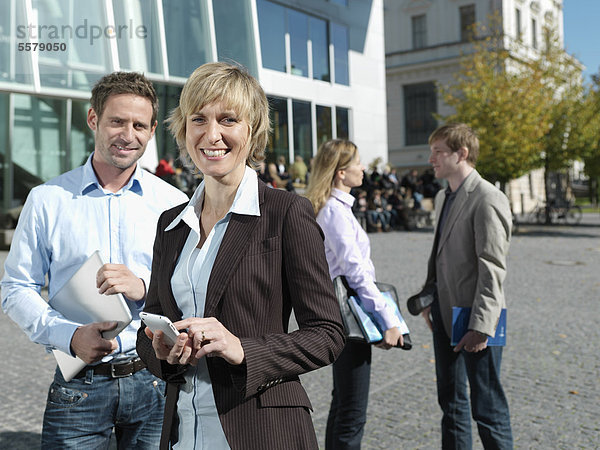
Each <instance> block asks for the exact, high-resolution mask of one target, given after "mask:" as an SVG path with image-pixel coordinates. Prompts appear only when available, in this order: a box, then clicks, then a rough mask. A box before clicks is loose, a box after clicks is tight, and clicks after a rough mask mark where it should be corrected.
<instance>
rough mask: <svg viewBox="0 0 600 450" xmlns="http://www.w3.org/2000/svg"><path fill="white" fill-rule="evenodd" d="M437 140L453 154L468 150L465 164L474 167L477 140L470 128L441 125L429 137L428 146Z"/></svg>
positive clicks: (477, 148) (457, 124) (452, 124)
mask: <svg viewBox="0 0 600 450" xmlns="http://www.w3.org/2000/svg"><path fill="white" fill-rule="evenodd" d="M439 140H442V141H444V142H445V143H446V145H447V146H448V148H450V150H452V151H453V152H457V151H459V150H460V149H461V148H462V147H466V148H467V149H468V150H469V155H468V156H467V162H468V163H469V164H470V165H471V166H473V167H475V162H476V161H477V157H478V156H479V139H478V138H477V133H475V131H474V130H473V129H472V128H471V127H470V126H468V125H467V124H464V123H450V124H447V125H442V126H441V127H439V128H438V129H436V130H435V131H434V132H433V133H431V136H429V145H431V144H433V143H434V142H435V141H439Z"/></svg>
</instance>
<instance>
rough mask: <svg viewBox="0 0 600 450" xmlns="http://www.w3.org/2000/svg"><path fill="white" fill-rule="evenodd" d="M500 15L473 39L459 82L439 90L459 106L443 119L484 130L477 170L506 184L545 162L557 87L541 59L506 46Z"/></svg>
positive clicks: (492, 179) (461, 63)
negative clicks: (548, 82)
mask: <svg viewBox="0 0 600 450" xmlns="http://www.w3.org/2000/svg"><path fill="white" fill-rule="evenodd" d="M496 21H497V19H495V18H491V19H490V23H492V26H491V27H490V30H491V32H489V33H488V34H487V36H485V37H484V38H479V39H476V40H473V41H472V42H471V44H472V52H470V53H468V54H465V55H463V57H462V58H461V62H460V70H459V71H458V72H457V73H456V74H455V76H454V83H452V84H450V85H449V86H439V91H440V93H441V95H442V98H443V99H444V101H445V102H446V104H448V105H449V106H451V107H453V109H454V113H453V114H451V115H449V116H446V117H444V118H443V119H444V120H445V121H447V122H465V123H468V124H469V125H470V126H471V127H473V128H474V129H475V130H477V132H478V134H479V138H480V141H481V148H480V155H479V159H478V163H477V168H478V170H479V171H480V172H481V174H482V175H483V176H484V177H485V178H487V179H489V180H491V181H499V182H500V183H501V184H504V183H506V182H508V181H510V180H512V179H514V178H518V177H520V176H521V175H523V174H525V173H527V172H529V171H530V170H532V169H534V168H537V167H540V165H541V161H540V154H541V153H542V152H543V150H544V145H543V140H542V138H543V137H544V136H545V135H546V134H547V133H548V131H549V129H550V116H551V112H550V110H549V108H548V103H549V102H550V98H551V96H552V92H551V91H550V89H548V87H547V85H546V84H545V83H544V74H545V72H544V71H543V70H540V66H539V65H538V64H535V63H533V62H532V61H528V60H525V59H517V58H515V56H514V54H513V52H511V51H509V50H508V49H507V48H505V45H504V40H505V39H504V35H503V33H502V31H501V28H500V27H499V26H494V23H495V22H496ZM477 34H478V35H480V36H481V35H482V34H483V35H485V34H486V28H485V27H483V26H478V33H477Z"/></svg>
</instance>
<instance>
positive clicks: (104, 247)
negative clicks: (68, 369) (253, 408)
mask: <svg viewBox="0 0 600 450" xmlns="http://www.w3.org/2000/svg"><path fill="white" fill-rule="evenodd" d="M92 156H93V155H92ZM92 156H90V157H89V158H88V160H87V162H86V163H85V165H83V166H80V167H77V168H76V169H73V170H71V171H69V172H66V173H64V174H62V175H60V176H58V177H56V178H54V179H52V180H50V181H48V182H47V183H45V184H43V185H41V186H37V187H35V188H33V189H32V191H31V192H30V194H29V196H28V197H27V201H26V202H25V205H24V207H23V211H22V212H21V216H20V218H19V223H18V225H17V228H16V230H15V233H14V236H13V240H12V244H11V247H10V252H9V254H8V257H7V259H6V263H5V267H4V270H5V273H4V278H3V279H2V282H1V283H0V284H1V287H2V308H3V309H4V311H5V312H6V314H8V315H9V316H10V318H11V319H12V320H14V321H15V322H16V323H17V324H19V326H20V327H21V328H22V329H23V331H25V333H26V334H27V335H28V336H29V338H30V339H31V340H32V341H34V342H36V343H38V344H42V345H45V346H46V347H47V348H48V349H51V348H56V349H59V350H62V351H63V352H66V353H70V344H71V338H72V337H73V333H74V332H75V330H76V328H77V327H78V326H79V325H80V324H77V323H74V322H71V321H69V320H67V319H65V318H64V317H63V316H62V315H61V314H60V313H59V312H58V311H56V310H54V309H52V308H51V307H50V306H49V305H48V303H47V302H46V301H45V300H44V299H43V298H42V296H41V295H40V292H41V290H42V287H43V286H44V285H45V284H46V276H47V277H48V294H49V298H52V296H53V295H54V293H56V292H57V291H58V290H60V288H61V287H62V286H63V285H64V284H65V283H66V282H67V281H68V280H69V278H70V277H71V276H72V275H73V274H74V273H75V271H76V270H77V269H78V268H79V267H80V266H81V264H83V262H85V261H86V259H87V258H88V257H89V256H90V255H91V254H92V253H93V252H94V251H95V250H99V251H100V256H101V257H102V259H103V261H105V262H107V263H108V262H110V263H114V264H124V265H125V266H127V267H128V268H129V270H131V271H132V272H133V273H134V274H135V275H136V276H138V277H139V278H141V279H143V280H144V282H145V283H146V286H148V284H149V282H150V269H151V265H152V248H153V244H154V237H155V235H156V224H157V222H158V217H159V215H160V214H161V213H162V212H163V211H164V210H166V209H168V208H171V207H173V206H176V205H179V204H181V203H184V202H186V201H187V200H188V198H187V196H186V195H185V194H184V193H183V192H181V191H179V190H178V189H176V188H175V187H173V186H171V185H169V184H168V183H166V182H164V181H162V180H161V179H159V178H158V177H156V176H154V175H153V174H151V173H149V172H146V171H144V170H143V169H141V168H140V167H139V165H137V167H136V170H135V172H134V174H133V175H132V177H131V178H130V180H129V182H128V183H127V185H126V186H125V187H123V188H122V189H121V190H119V191H118V192H116V193H112V192H110V191H107V190H105V189H103V188H102V187H101V186H100V183H99V181H98V178H97V177H96V174H95V172H94V169H93V167H92ZM127 304H128V306H129V309H130V310H131V314H132V316H133V321H132V322H131V323H130V324H129V326H128V327H127V328H125V329H124V330H123V331H122V332H121V334H120V335H119V336H118V338H117V341H118V343H119V349H118V350H116V351H115V352H114V353H113V354H112V355H109V356H108V357H105V358H104V359H103V361H108V360H110V359H113V358H117V357H120V356H130V355H135V344H136V338H137V329H138V328H139V326H140V319H139V314H138V313H139V312H140V311H141V310H142V309H143V306H144V301H143V300H142V301H137V302H134V301H127Z"/></svg>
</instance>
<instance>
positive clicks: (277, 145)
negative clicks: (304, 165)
mask: <svg viewBox="0 0 600 450" xmlns="http://www.w3.org/2000/svg"><path fill="white" fill-rule="evenodd" d="M269 106H270V108H269V112H270V115H271V124H272V126H273V132H272V133H271V134H269V142H268V144H267V150H268V151H269V152H272V153H273V154H274V155H275V159H277V156H285V159H288V156H289V154H290V151H289V148H290V146H289V139H288V138H289V131H288V112H287V100H286V99H285V98H279V97H269Z"/></svg>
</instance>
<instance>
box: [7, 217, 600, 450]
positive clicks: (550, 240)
mask: <svg viewBox="0 0 600 450" xmlns="http://www.w3.org/2000/svg"><path fill="white" fill-rule="evenodd" d="M430 231H431V230H428V231H419V232H412V233H409V232H391V233H381V234H371V235H370V236H371V241H372V250H373V260H374V263H375V266H376V270H377V274H378V279H379V280H381V281H384V282H392V283H394V284H395V285H396V286H397V288H398V293H399V295H400V297H401V298H402V299H406V298H408V297H409V296H410V295H411V294H413V293H415V292H416V291H417V290H418V289H419V287H420V286H421V284H422V282H423V281H424V278H425V266H426V261H427V258H428V254H429V250H430V248H431V244H432V237H433V236H432V233H431V232H430ZM599 238H600V216H599V215H598V214H594V215H589V214H588V215H585V216H584V221H583V223H582V224H581V225H580V226H577V227H568V226H551V227H546V226H531V225H524V226H521V227H520V228H519V234H517V235H515V236H514V238H513V241H512V245H511V251H510V256H509V272H508V277H507V280H506V284H505V288H506V297H507V301H508V307H509V312H508V326H507V328H508V346H507V347H506V349H505V352H504V360H503V367H502V374H503V380H504V387H505V390H506V393H507V396H508V400H509V403H510V407H511V416H512V425H513V434H514V438H515V447H516V448H525V449H551V448H556V449H572V448H580V449H594V448H600V420H599V419H598V417H599V416H600V360H599V359H598V344H599V343H600V331H599V330H600V327H599V321H600V278H599V277H598V267H599V266H600V239H599ZM5 257H6V253H5V252H2V253H0V263H2V266H3V261H4V258H5ZM0 272H2V270H0ZM402 306H403V307H404V310H405V311H406V308H405V306H404V303H403V304H402ZM406 316H407V317H406V319H407V322H408V325H409V327H410V329H411V335H412V339H413V343H414V347H413V349H412V350H411V351H408V352H406V351H402V350H398V349H392V350H389V351H383V350H379V349H375V350H374V352H373V368H372V378H371V392H370V399H369V412H368V422H367V426H366V430H365V436H364V440H363V449H365V450H369V449H435V448H439V447H440V435H439V421H440V418H441V413H440V411H439V408H438V406H437V403H436V395H435V369H434V363H433V349H432V345H431V336H430V334H429V331H428V330H427V328H426V326H425V324H424V323H423V322H422V320H421V318H420V317H412V316H410V315H408V313H406ZM0 344H1V345H0V360H1V361H2V364H1V365H0V379H1V380H2V385H3V389H2V390H1V391H0V405H1V406H0V449H4V448H7V449H8V448H10V449H35V448H39V439H40V431H41V422H42V415H43V408H44V403H45V398H46V392H47V388H48V386H49V384H50V381H51V379H52V374H53V370H54V361H53V358H52V356H50V355H47V354H45V352H44V350H43V349H42V348H41V347H40V346H38V345H34V344H32V343H31V342H29V340H28V339H27V338H26V336H25V334H24V333H23V332H22V331H20V329H19V328H18V327H17V326H16V325H15V324H13V323H12V321H11V320H10V319H9V318H8V317H7V316H6V315H4V314H3V313H0ZM302 381H303V383H304V385H305V386H306V389H307V391H308V393H309V395H310V398H311V400H312V402H313V406H314V414H313V420H314V423H315V427H316V430H317V435H318V438H319V442H320V444H321V446H322V447H324V444H323V442H324V433H325V422H326V418H327V411H328V405H329V399H330V390H331V373H330V368H328V367H327V368H323V369H320V370H318V371H315V372H313V373H310V374H306V375H304V376H303V377H302ZM473 431H474V433H473V434H474V442H475V448H481V443H480V441H479V440H478V438H477V436H476V434H477V433H476V430H475V428H473Z"/></svg>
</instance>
